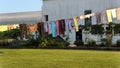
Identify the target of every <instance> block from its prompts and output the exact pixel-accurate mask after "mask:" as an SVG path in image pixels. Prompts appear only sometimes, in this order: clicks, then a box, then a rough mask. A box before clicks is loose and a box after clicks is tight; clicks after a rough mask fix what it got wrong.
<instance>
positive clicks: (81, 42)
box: [74, 40, 84, 46]
mask: <svg viewBox="0 0 120 68" xmlns="http://www.w3.org/2000/svg"><path fill="white" fill-rule="evenodd" d="M74 44H75V45H77V46H83V44H84V43H83V41H82V40H76V41H75V42H74Z"/></svg>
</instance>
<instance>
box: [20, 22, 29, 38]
mask: <svg viewBox="0 0 120 68" xmlns="http://www.w3.org/2000/svg"><path fill="white" fill-rule="evenodd" d="M19 26H20V31H21V32H20V33H21V36H20V38H21V39H22V40H23V39H24V38H27V25H26V24H20V25H19Z"/></svg>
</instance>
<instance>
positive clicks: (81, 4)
mask: <svg viewBox="0 0 120 68" xmlns="http://www.w3.org/2000/svg"><path fill="white" fill-rule="evenodd" d="M119 2H120V0H46V1H43V7H42V11H43V13H42V14H43V15H48V16H49V21H52V20H56V19H65V18H72V17H73V16H80V15H84V11H85V10H92V12H101V11H105V10H106V9H112V8H117V7H120V3H119ZM114 22H119V21H117V20H116V19H114ZM79 23H81V24H84V20H80V21H79ZM92 24H96V18H95V16H93V17H92ZM69 36H70V39H71V40H70V41H71V43H73V42H74V41H75V40H76V32H75V30H74V29H73V30H72V33H70V34H69ZM83 36H84V35H83ZM73 37H74V38H73ZM91 37H92V35H91ZM83 38H84V37H83ZM83 40H84V39H83Z"/></svg>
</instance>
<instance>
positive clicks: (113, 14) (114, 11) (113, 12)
mask: <svg viewBox="0 0 120 68" xmlns="http://www.w3.org/2000/svg"><path fill="white" fill-rule="evenodd" d="M111 11H112V17H113V18H116V17H117V15H116V9H111Z"/></svg>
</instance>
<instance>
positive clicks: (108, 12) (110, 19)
mask: <svg viewBox="0 0 120 68" xmlns="http://www.w3.org/2000/svg"><path fill="white" fill-rule="evenodd" d="M106 14H107V18H108V22H109V23H110V22H112V12H111V10H106Z"/></svg>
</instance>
